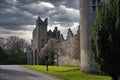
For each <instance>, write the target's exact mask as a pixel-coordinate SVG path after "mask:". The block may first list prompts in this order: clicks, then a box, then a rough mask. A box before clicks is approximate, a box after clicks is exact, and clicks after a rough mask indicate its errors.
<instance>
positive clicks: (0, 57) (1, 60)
mask: <svg viewBox="0 0 120 80" xmlns="http://www.w3.org/2000/svg"><path fill="white" fill-rule="evenodd" d="M6 58H7V54H6V53H5V51H4V49H3V48H2V47H1V46H0V64H5V63H6V62H5V60H6Z"/></svg>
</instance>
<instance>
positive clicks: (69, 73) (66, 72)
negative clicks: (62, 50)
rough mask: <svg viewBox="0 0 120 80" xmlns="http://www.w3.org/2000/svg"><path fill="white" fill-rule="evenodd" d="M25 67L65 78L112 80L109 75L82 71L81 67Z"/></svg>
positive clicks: (75, 79)
mask: <svg viewBox="0 0 120 80" xmlns="http://www.w3.org/2000/svg"><path fill="white" fill-rule="evenodd" d="M25 67H26V68H29V69H33V70H36V71H40V72H44V73H47V74H51V75H55V76H58V77H60V78H63V79H65V80H110V78H109V77H107V76H99V75H92V74H87V73H82V72H80V69H79V67H64V66H49V71H46V66H25Z"/></svg>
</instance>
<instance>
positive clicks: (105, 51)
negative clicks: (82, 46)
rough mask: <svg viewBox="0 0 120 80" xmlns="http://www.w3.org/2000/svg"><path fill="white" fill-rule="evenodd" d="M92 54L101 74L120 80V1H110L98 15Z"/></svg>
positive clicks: (101, 8)
mask: <svg viewBox="0 0 120 80" xmlns="http://www.w3.org/2000/svg"><path fill="white" fill-rule="evenodd" d="M91 53H92V54H93V56H94V59H95V62H96V64H97V68H98V70H99V71H100V72H102V73H104V74H107V75H109V76H111V77H112V80H120V0H109V3H108V4H103V3H102V5H101V7H100V10H99V11H98V13H97V17H96V20H95V23H94V25H93V31H92V35H91Z"/></svg>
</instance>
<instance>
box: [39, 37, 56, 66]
mask: <svg viewBox="0 0 120 80" xmlns="http://www.w3.org/2000/svg"><path fill="white" fill-rule="evenodd" d="M57 51H58V46H57V40H56V39H50V40H48V43H47V44H45V46H44V47H43V48H42V49H41V51H40V60H41V61H40V63H42V64H46V62H47V61H49V64H51V65H53V64H54V55H55V54H56V55H57Z"/></svg>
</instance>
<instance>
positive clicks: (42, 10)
mask: <svg viewBox="0 0 120 80" xmlns="http://www.w3.org/2000/svg"><path fill="white" fill-rule="evenodd" d="M78 9H79V0H0V37H8V36H19V37H21V38H24V39H26V40H28V41H29V42H30V40H31V39H32V31H33V29H34V28H35V24H36V23H35V21H36V19H37V17H38V16H40V17H41V18H42V19H44V18H46V17H47V18H48V29H52V30H53V29H54V27H55V26H58V29H59V30H60V31H61V33H62V34H64V35H65V36H66V33H67V29H68V28H69V27H70V28H71V29H72V31H73V32H74V34H75V33H76V30H77V29H78V25H79V10H78Z"/></svg>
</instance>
